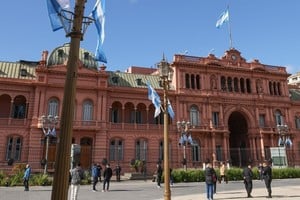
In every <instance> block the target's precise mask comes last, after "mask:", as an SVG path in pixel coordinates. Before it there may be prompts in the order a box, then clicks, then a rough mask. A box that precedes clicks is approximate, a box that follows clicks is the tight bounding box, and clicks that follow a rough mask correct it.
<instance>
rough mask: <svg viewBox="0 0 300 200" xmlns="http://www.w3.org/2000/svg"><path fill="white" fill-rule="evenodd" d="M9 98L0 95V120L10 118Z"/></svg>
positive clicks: (5, 95)
mask: <svg viewBox="0 0 300 200" xmlns="http://www.w3.org/2000/svg"><path fill="white" fill-rule="evenodd" d="M10 105H11V97H10V96H9V95H7V94H3V95H0V118H9V117H10V112H11V110H10V108H11V106H10Z"/></svg>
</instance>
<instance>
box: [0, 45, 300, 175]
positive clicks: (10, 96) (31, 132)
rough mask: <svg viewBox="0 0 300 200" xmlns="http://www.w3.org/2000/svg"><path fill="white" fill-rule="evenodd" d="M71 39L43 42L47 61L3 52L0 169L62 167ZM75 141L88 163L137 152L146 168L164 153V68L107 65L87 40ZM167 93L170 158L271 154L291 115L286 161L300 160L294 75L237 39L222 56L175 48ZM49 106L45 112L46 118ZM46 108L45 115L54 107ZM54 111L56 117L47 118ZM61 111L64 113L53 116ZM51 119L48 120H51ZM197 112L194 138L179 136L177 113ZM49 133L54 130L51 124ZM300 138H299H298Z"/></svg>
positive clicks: (245, 158)
mask: <svg viewBox="0 0 300 200" xmlns="http://www.w3.org/2000/svg"><path fill="white" fill-rule="evenodd" d="M68 53H69V44H64V45H62V46H59V47H57V48H56V49H54V50H53V51H52V52H50V53H48V51H44V52H43V53H42V58H41V60H40V61H38V62H31V61H25V60H20V61H18V62H0V124H1V125H0V169H2V170H8V171H9V170H11V169H12V168H13V167H14V165H16V164H18V163H30V164H31V166H32V169H33V171H34V172H42V171H43V170H44V164H45V162H46V160H47V168H48V169H47V170H48V171H49V172H53V171H54V165H55V155H56V145H57V144H58V143H59V137H60V135H61V134H64V133H62V132H60V113H61V111H62V101H63V93H64V84H65V77H66V71H67V69H66V63H67V59H68ZM79 59H80V62H78V63H79V69H78V76H77V87H76V88H77V89H76V99H75V108H74V119H73V135H72V143H73V144H77V145H80V155H79V159H80V162H81V164H82V166H83V168H84V169H90V167H91V165H92V164H93V163H101V162H102V161H103V160H104V159H106V160H107V161H108V162H109V163H110V164H111V166H112V167H114V166H115V165H117V164H118V163H119V164H120V165H121V167H122V173H124V172H130V171H131V170H132V169H131V166H130V163H131V162H132V160H139V161H144V164H146V165H147V173H149V174H151V173H153V172H154V170H155V166H156V163H157V162H158V161H162V160H163V159H164V158H163V143H164V138H163V124H164V122H163V114H162V113H161V115H159V116H158V117H156V118H154V112H155V107H154V105H153V104H152V102H151V101H150V100H149V99H148V89H147V83H148V82H149V83H150V84H151V86H152V87H153V88H154V89H155V90H156V92H157V93H158V95H159V96H160V97H161V98H162V97H163V87H162V85H161V80H160V77H159V75H158V73H157V69H153V68H144V67H130V68H129V69H128V70H127V71H126V72H119V71H108V70H107V69H106V66H104V65H102V66H98V63H97V62H96V61H95V60H94V58H93V56H92V54H91V53H90V52H88V51H86V50H84V49H80V58H79ZM170 66H171V67H172V69H173V70H174V75H173V79H172V81H171V87H170V89H169V90H168V99H169V100H170V103H171V105H172V108H173V110H174V112H175V117H174V118H173V119H171V118H169V121H168V130H169V132H168V136H169V161H170V167H171V168H181V167H183V161H184V159H185V160H186V166H187V167H188V168H202V166H203V164H204V163H206V162H213V163H214V164H215V165H217V164H218V163H219V162H221V161H222V162H228V163H229V164H231V165H232V166H245V165H246V164H248V163H249V162H251V163H252V164H253V165H256V164H258V163H259V162H262V161H264V160H270V158H271V153H270V149H271V148H272V147H278V145H279V144H278V141H279V140H280V139H279V138H280V137H279V136H280V134H279V132H280V130H279V129H278V128H277V127H278V126H277V125H285V126H284V127H285V128H286V129H285V132H284V133H282V132H281V134H282V135H281V136H283V137H284V138H283V139H287V138H288V139H289V141H290V143H289V144H288V145H284V146H285V147H286V148H285V149H286V156H287V164H288V165H289V166H299V165H300V151H299V146H300V136H299V134H300V132H299V131H300V101H299V100H300V93H299V90H298V89H297V88H291V87H289V86H288V84H287V78H288V76H289V74H288V73H287V72H286V68H285V67H280V66H270V65H265V64H261V63H260V62H259V61H258V60H253V61H251V62H247V61H246V60H245V59H244V58H243V57H242V56H241V53H240V52H239V51H238V50H236V49H233V48H232V49H229V50H228V51H226V52H225V54H224V56H223V57H221V58H217V57H215V56H214V55H213V54H210V55H208V56H207V57H194V56H188V55H174V57H173V60H172V61H171V62H170ZM43 116H44V118H43ZM45 116H46V117H45ZM47 116H52V118H51V119H52V121H47V120H46V121H47V122H45V119H46V118H47ZM54 116H57V117H56V118H54ZM43 119H44V120H43ZM178 121H180V122H182V121H185V122H188V121H189V122H190V127H189V129H188V130H187V131H188V132H187V135H188V136H191V137H192V144H188V143H186V144H184V145H183V144H181V145H179V142H180V138H181V135H182V132H180V131H179V130H178V128H177V122H178ZM48 133H49V134H48ZM291 142H292V144H291Z"/></svg>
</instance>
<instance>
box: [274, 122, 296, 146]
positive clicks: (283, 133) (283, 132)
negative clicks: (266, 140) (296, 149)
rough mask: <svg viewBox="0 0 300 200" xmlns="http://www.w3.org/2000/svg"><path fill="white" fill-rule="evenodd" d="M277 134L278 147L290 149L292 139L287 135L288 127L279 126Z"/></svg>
mask: <svg viewBox="0 0 300 200" xmlns="http://www.w3.org/2000/svg"><path fill="white" fill-rule="evenodd" d="M277 132H278V135H279V139H278V146H284V147H286V146H287V147H289V146H291V145H292V141H291V139H290V137H289V136H288V135H287V134H288V132H289V127H288V125H286V124H285V125H281V124H277Z"/></svg>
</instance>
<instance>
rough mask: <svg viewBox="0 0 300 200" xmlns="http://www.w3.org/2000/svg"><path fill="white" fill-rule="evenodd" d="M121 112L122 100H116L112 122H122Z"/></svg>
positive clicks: (113, 105)
mask: <svg viewBox="0 0 300 200" xmlns="http://www.w3.org/2000/svg"><path fill="white" fill-rule="evenodd" d="M121 113H122V105H121V103H120V102H114V103H113V104H112V108H111V117H110V119H111V122H112V123H120V122H122V119H121Z"/></svg>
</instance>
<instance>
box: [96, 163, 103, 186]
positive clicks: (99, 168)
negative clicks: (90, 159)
mask: <svg viewBox="0 0 300 200" xmlns="http://www.w3.org/2000/svg"><path fill="white" fill-rule="evenodd" d="M97 170H98V174H99V177H98V178H99V181H100V182H102V180H101V171H102V167H101V165H100V164H97Z"/></svg>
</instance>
